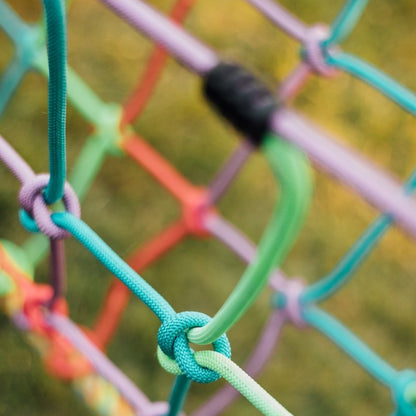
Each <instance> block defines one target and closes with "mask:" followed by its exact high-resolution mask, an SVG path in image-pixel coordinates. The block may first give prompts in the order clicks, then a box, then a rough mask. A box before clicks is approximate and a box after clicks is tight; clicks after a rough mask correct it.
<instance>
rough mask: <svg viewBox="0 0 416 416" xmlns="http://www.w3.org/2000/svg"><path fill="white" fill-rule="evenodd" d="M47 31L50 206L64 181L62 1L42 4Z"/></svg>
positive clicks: (47, 195) (64, 112) (48, 188)
mask: <svg viewBox="0 0 416 416" xmlns="http://www.w3.org/2000/svg"><path fill="white" fill-rule="evenodd" d="M43 4H44V7H45V12H46V24H47V31H48V64H49V87H48V88H49V92H48V96H49V99H48V101H49V103H48V108H49V117H48V138H49V170H50V173H51V177H50V181H49V183H48V186H47V188H46V190H45V200H46V202H47V203H49V204H52V203H54V202H56V201H58V200H59V199H61V198H62V196H63V194H64V184H65V178H66V153H65V120H66V18H65V4H64V3H63V1H62V0H43Z"/></svg>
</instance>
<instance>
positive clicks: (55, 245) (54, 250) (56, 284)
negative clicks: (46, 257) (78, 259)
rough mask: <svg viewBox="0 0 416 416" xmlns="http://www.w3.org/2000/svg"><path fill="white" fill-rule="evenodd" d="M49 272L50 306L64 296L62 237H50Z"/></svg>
mask: <svg viewBox="0 0 416 416" xmlns="http://www.w3.org/2000/svg"><path fill="white" fill-rule="evenodd" d="M50 245H51V256H50V274H51V278H50V280H51V284H52V289H53V295H52V298H51V300H50V301H49V303H48V306H49V307H50V308H52V307H53V305H54V303H55V301H56V300H57V299H59V298H60V297H62V296H64V294H65V291H66V261H65V244H64V240H62V239H51V240H50Z"/></svg>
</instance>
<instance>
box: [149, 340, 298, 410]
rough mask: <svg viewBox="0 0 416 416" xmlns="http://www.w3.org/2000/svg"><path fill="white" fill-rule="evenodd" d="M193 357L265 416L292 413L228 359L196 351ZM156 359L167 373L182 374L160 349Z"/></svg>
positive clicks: (212, 353)
mask: <svg viewBox="0 0 416 416" xmlns="http://www.w3.org/2000/svg"><path fill="white" fill-rule="evenodd" d="M194 356H195V360H196V362H197V363H198V364H199V365H201V366H203V367H206V368H209V369H211V370H213V371H215V372H217V373H218V374H220V375H221V376H222V377H223V378H224V379H226V380H227V381H228V382H229V383H230V384H231V385H232V386H234V388H235V389H236V390H238V391H239V392H240V393H241V394H242V395H243V396H244V397H245V398H246V399H247V400H248V401H249V402H250V403H251V404H252V405H253V406H254V407H256V408H257V409H258V410H259V411H260V412H261V413H263V414H264V415H265V416H292V413H290V412H289V411H287V410H286V409H285V408H284V407H283V406H282V405H281V404H280V403H279V402H278V401H277V400H276V399H274V398H273V397H272V396H271V395H270V394H269V393H267V391H266V390H264V389H263V387H261V386H260V385H259V384H258V383H257V382H256V381H254V380H253V379H252V378H251V377H250V376H249V375H248V374H247V373H246V372H244V370H242V369H241V368H240V367H239V366H238V365H237V364H235V363H234V362H233V361H231V360H230V359H229V358H227V357H225V356H224V355H222V354H219V353H218V352H215V351H197V352H195V354H194ZM157 358H158V360H159V362H160V365H161V366H162V367H163V368H164V369H165V370H166V371H168V372H169V373H172V374H176V375H180V374H182V373H181V370H180V369H179V367H178V365H177V363H176V362H175V360H172V359H170V358H169V357H168V356H167V355H165V354H164V353H163V352H162V350H161V349H160V348H158V350H157Z"/></svg>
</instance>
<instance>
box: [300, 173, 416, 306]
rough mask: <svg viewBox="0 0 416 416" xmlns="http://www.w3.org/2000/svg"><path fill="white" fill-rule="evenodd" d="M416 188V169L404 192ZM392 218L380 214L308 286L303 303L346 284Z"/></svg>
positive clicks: (313, 300)
mask: <svg viewBox="0 0 416 416" xmlns="http://www.w3.org/2000/svg"><path fill="white" fill-rule="evenodd" d="M415 190H416V170H415V171H414V172H413V173H412V174H411V175H410V177H409V179H408V180H407V181H406V183H405V185H404V192H405V193H406V194H411V193H413V192H414V191H415ZM392 223H393V220H392V218H391V217H390V216H389V215H387V214H384V215H380V216H379V217H378V218H377V219H376V220H375V221H374V222H373V223H372V224H371V225H370V226H369V227H368V228H367V230H365V231H364V233H363V234H362V235H361V236H360V238H359V239H358V240H357V241H356V243H355V244H354V245H353V246H352V247H351V249H350V250H349V251H348V252H347V254H346V255H345V256H344V257H343V258H342V259H341V261H340V262H339V263H338V264H337V265H336V266H335V268H334V269H333V270H332V271H331V272H330V273H329V274H328V275H326V276H325V277H324V278H322V279H321V280H319V281H318V282H316V283H314V284H312V285H311V286H309V287H307V288H306V289H305V291H304V292H303V294H302V295H301V302H302V303H311V302H320V301H322V300H324V299H327V298H328V297H330V296H331V295H333V294H334V293H335V292H336V291H338V290H339V289H340V288H341V287H342V286H344V285H345V284H346V283H347V282H348V281H349V280H350V279H351V277H352V275H353V274H354V272H355V271H356V270H357V269H358V267H359V266H360V265H361V264H362V262H363V261H364V260H365V259H366V258H367V257H368V255H369V254H370V253H371V252H372V250H373V249H374V248H375V246H376V245H377V243H378V242H379V241H380V239H381V238H382V237H383V235H384V234H385V233H386V232H387V230H388V229H389V228H390V226H391V225H392Z"/></svg>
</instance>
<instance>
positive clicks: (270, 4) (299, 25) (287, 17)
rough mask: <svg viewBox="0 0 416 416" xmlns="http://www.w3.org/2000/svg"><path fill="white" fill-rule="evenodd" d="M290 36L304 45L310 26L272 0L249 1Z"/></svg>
mask: <svg viewBox="0 0 416 416" xmlns="http://www.w3.org/2000/svg"><path fill="white" fill-rule="evenodd" d="M247 1H248V2H249V3H251V4H252V5H253V6H255V7H256V8H257V9H258V10H259V11H260V12H262V13H263V14H264V15H265V16H266V17H267V18H268V19H270V20H271V21H272V22H273V23H274V24H276V25H277V26H279V27H280V28H281V29H282V30H283V31H284V32H286V33H287V34H288V35H289V36H291V37H293V38H295V39H297V40H298V41H300V42H302V43H304V42H305V41H306V40H307V39H308V36H309V34H308V30H309V26H307V25H306V24H305V23H303V22H302V21H301V20H299V19H298V18H297V17H296V16H294V15H293V14H292V13H290V12H289V11H287V10H286V9H285V8H284V7H283V6H281V5H280V4H278V3H276V2H275V1H272V0H247Z"/></svg>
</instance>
